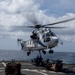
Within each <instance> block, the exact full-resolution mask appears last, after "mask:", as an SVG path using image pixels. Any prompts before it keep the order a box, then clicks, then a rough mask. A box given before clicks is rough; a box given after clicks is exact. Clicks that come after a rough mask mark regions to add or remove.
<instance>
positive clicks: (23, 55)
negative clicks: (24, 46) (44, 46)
mask: <svg viewBox="0 0 75 75" xmlns="http://www.w3.org/2000/svg"><path fill="white" fill-rule="evenodd" d="M37 55H39V52H37V51H36V52H32V53H31V54H30V56H27V52H25V51H22V50H0V61H2V60H5V61H8V60H9V61H10V60H12V59H14V60H18V61H22V60H24V61H28V60H31V59H33V58H36V57H37ZM42 57H43V59H44V60H45V59H50V60H56V59H60V60H63V63H67V64H75V53H74V52H54V54H49V53H48V52H47V53H46V55H44V54H42Z"/></svg>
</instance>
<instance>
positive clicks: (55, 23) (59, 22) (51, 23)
mask: <svg viewBox="0 0 75 75" xmlns="http://www.w3.org/2000/svg"><path fill="white" fill-rule="evenodd" d="M72 20H75V18H72V19H68V20H63V21H59V22H55V23H51V24H46V25H43V27H45V26H49V25H55V24H60V23H65V22H69V21H72Z"/></svg>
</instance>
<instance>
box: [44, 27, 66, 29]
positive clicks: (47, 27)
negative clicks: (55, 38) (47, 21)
mask: <svg viewBox="0 0 75 75" xmlns="http://www.w3.org/2000/svg"><path fill="white" fill-rule="evenodd" d="M44 28H51V29H63V28H67V27H44Z"/></svg>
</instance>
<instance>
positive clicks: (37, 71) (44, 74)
mask: <svg viewBox="0 0 75 75" xmlns="http://www.w3.org/2000/svg"><path fill="white" fill-rule="evenodd" d="M22 71H31V72H36V73H40V74H43V75H48V74H46V73H43V72H42V71H39V70H31V69H22Z"/></svg>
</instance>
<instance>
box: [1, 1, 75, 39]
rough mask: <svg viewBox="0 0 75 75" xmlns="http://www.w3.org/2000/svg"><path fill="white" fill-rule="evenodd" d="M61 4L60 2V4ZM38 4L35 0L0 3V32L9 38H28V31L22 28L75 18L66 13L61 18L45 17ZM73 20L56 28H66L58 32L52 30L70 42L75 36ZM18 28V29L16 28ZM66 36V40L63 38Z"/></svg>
mask: <svg viewBox="0 0 75 75" xmlns="http://www.w3.org/2000/svg"><path fill="white" fill-rule="evenodd" d="M61 3H62V2H61ZM40 6H41V5H40V4H39V3H37V2H36V1H35V0H2V1H0V26H2V27H0V32H1V33H2V32H4V33H2V34H3V35H5V34H6V35H9V36H11V37H17V38H18V37H20V36H21V37H22V36H23V37H26V36H27V37H28V36H29V35H30V33H29V31H32V30H33V29H27V28H26V27H24V26H28V25H34V24H36V23H38V24H49V23H53V22H57V21H62V20H66V19H70V18H73V17H75V14H74V13H67V14H66V15H64V16H61V17H57V18H56V17H53V16H47V15H46V14H45V12H44V11H43V10H41V9H40ZM74 24H75V20H74V21H70V22H67V23H63V24H59V25H56V26H64V27H68V28H65V29H62V30H61V29H60V30H53V31H54V32H56V34H57V35H59V36H60V37H61V38H62V37H63V39H64V40H69V39H70V40H72V39H73V38H74V37H75V36H74V34H75V25H74ZM18 26H19V27H18ZM66 35H67V39H66V38H65V36H66Z"/></svg>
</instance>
